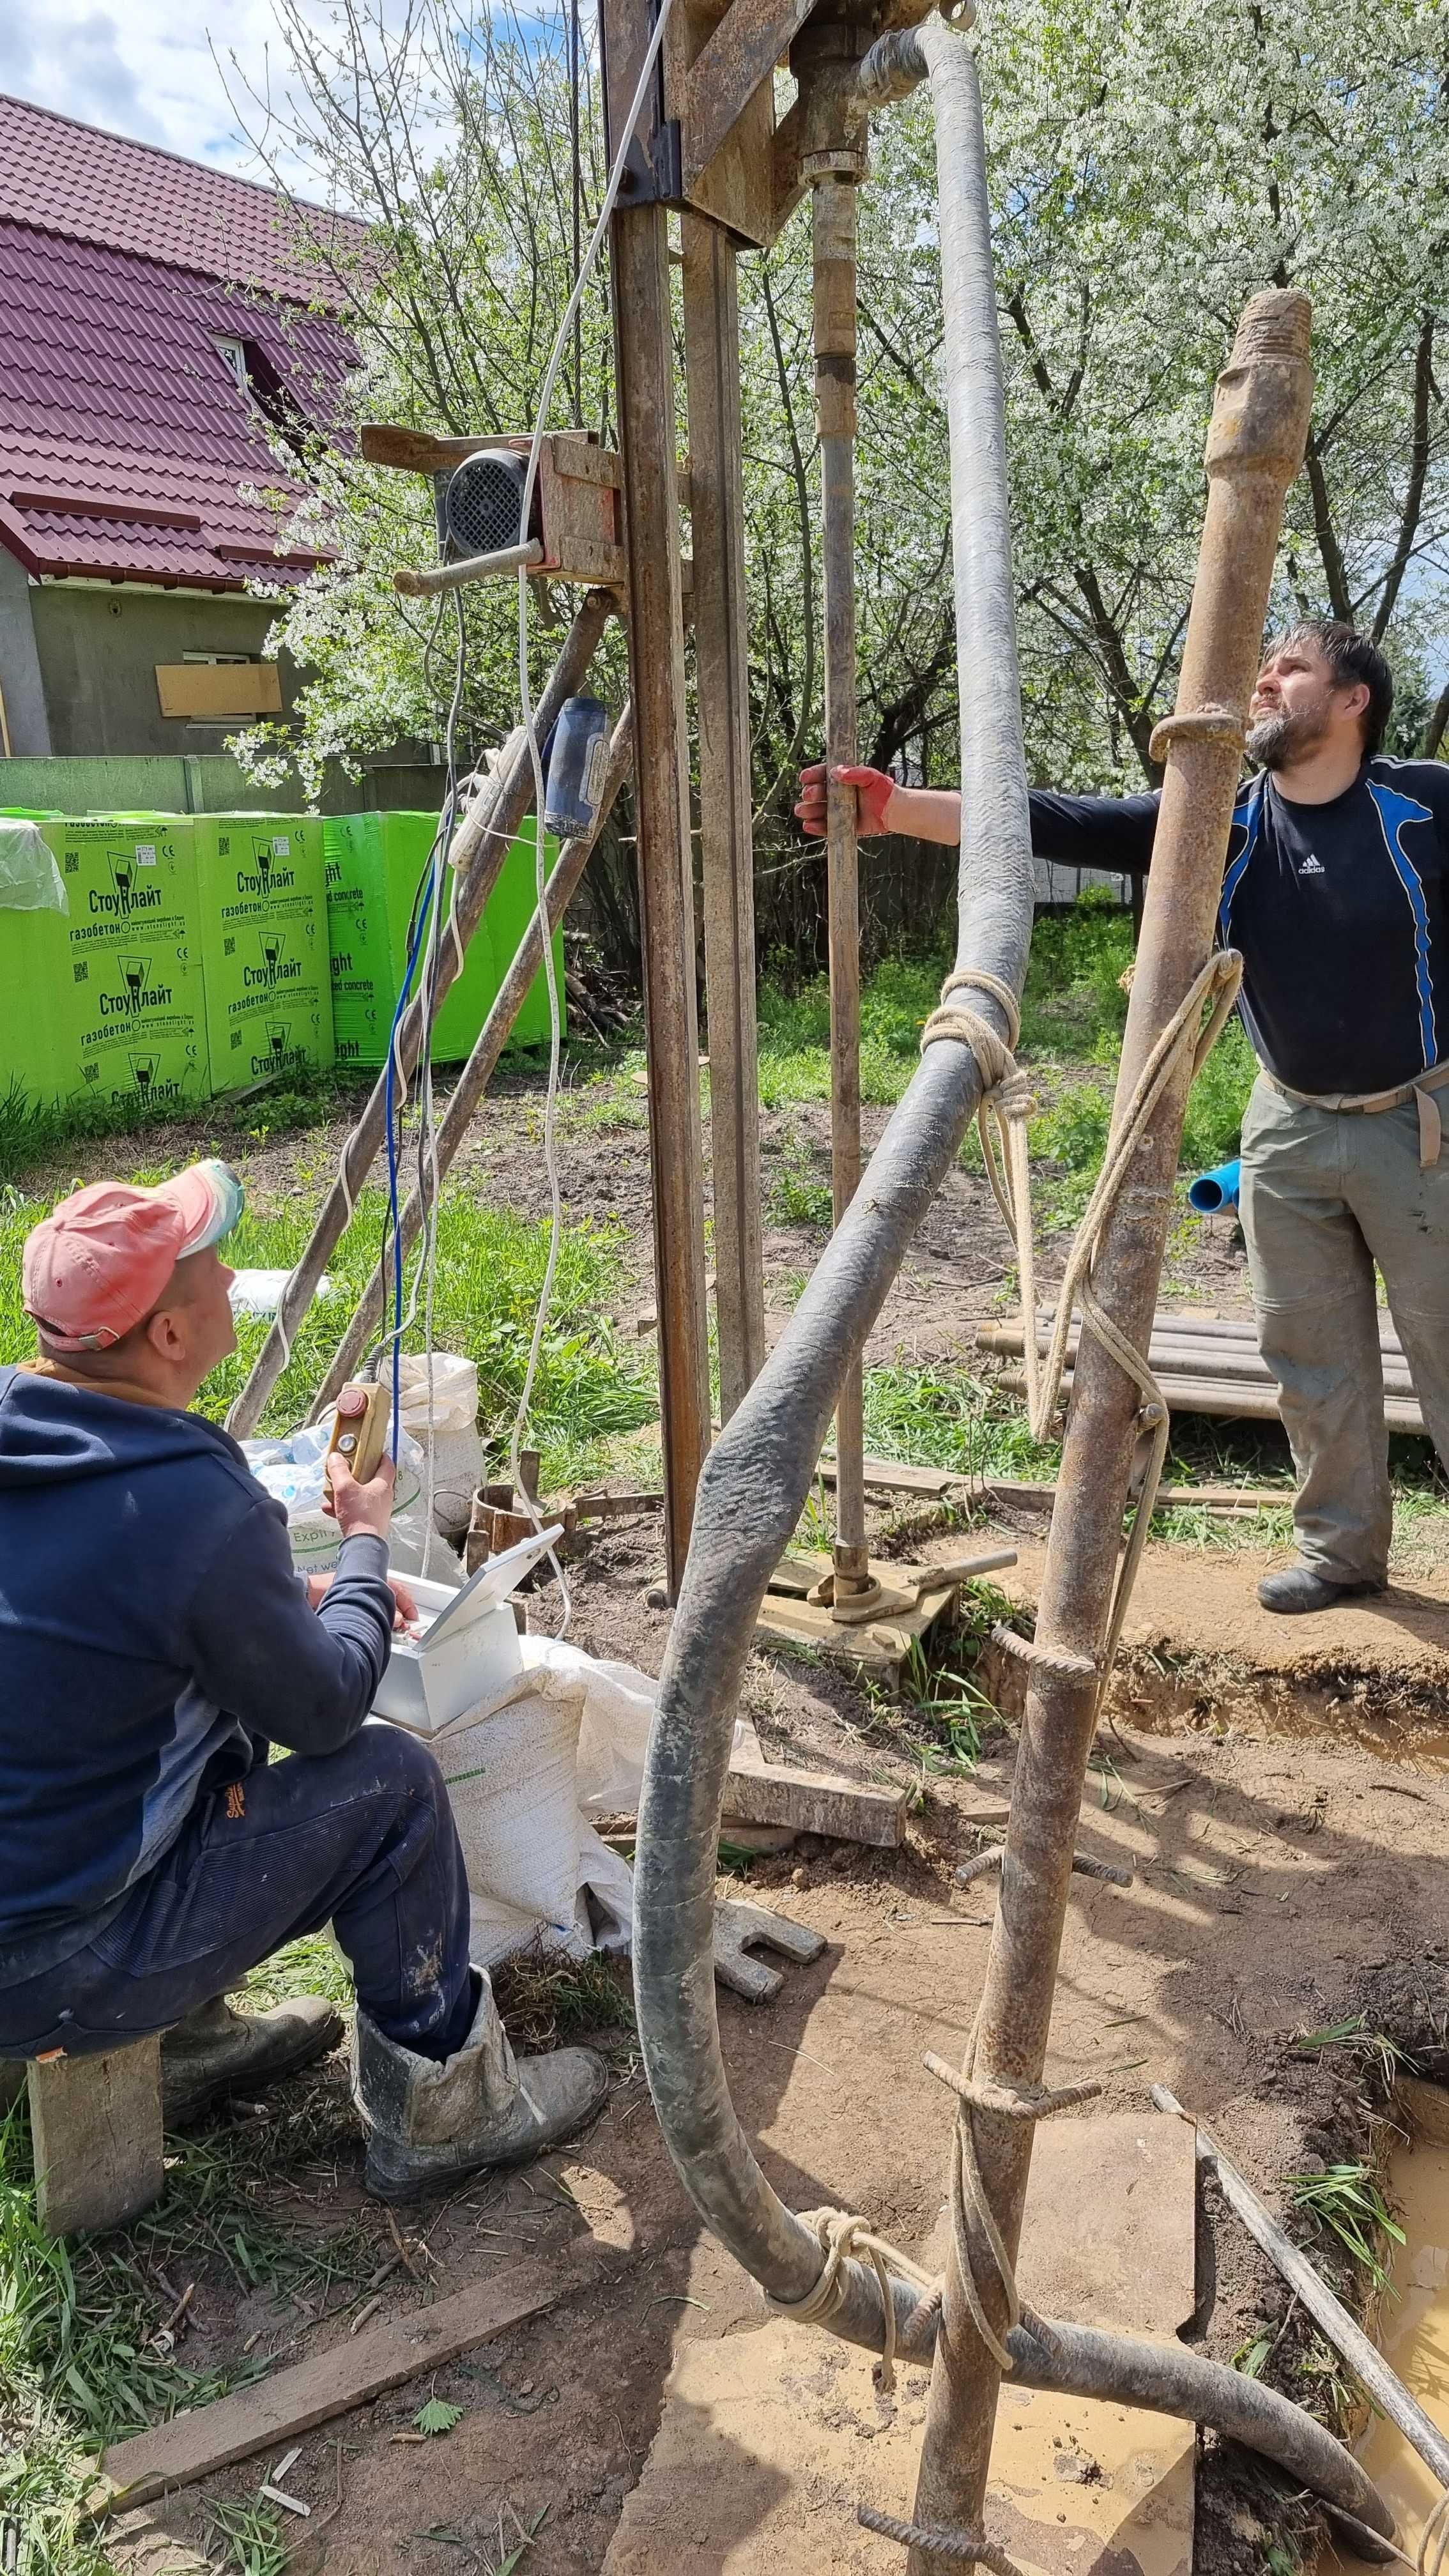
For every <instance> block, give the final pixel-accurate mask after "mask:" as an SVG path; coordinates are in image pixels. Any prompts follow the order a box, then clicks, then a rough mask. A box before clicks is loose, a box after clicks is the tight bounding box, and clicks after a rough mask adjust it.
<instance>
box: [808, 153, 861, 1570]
mask: <svg viewBox="0 0 1449 2576" xmlns="http://www.w3.org/2000/svg"><path fill="white" fill-rule="evenodd" d="M810 220H811V246H812V253H813V263H814V274H813V285H814V318H815V410H816V418H817V421H818V424H819V430H820V465H821V491H822V511H821V529H822V554H823V559H824V573H825V585H824V586H825V761H826V807H825V811H826V824H825V865H826V896H827V909H828V916H829V929H830V1165H831V1197H832V1201H833V1214H834V1220H835V1223H836V1224H837V1225H839V1223H840V1220H841V1218H842V1217H843V1216H844V1214H845V1211H846V1209H847V1208H848V1207H849V1205H850V1202H851V1200H852V1199H853V1198H854V1196H855V1193H856V1191H857V1189H858V1188H859V1186H860V875H859V865H858V856H857V848H856V798H855V790H854V788H853V787H840V786H837V785H836V782H835V779H834V777H833V776H832V774H831V773H832V772H833V771H834V770H835V769H837V768H848V767H850V766H852V765H853V763H854V762H855V760H856V758H857V756H858V743H857V726H856V670H855V236H856V183H855V180H854V178H853V177H849V178H847V177H842V176H838V175H836V174H835V173H832V174H831V175H830V176H829V177H828V178H820V179H817V180H816V182H815V185H814V187H813V189H812V190H811V199H810ZM835 1453H836V1484H835V1568H836V1578H837V1582H840V1581H841V1580H842V1579H844V1581H845V1582H847V1583H850V1584H853V1585H854V1586H855V1587H856V1588H858V1587H859V1586H860V1585H862V1584H863V1583H865V1582H866V1581H868V1579H869V1578H868V1573H867V1565H866V1545H865V1422H864V1413H863V1396H862V1389H861V1362H860V1354H859V1352H858V1351H855V1352H852V1353H851V1356H850V1359H849V1361H848V1362H847V1365H846V1369H845V1373H844V1375H843V1377H842V1378H841V1381H840V1392H839V1395H838V1396H837V1398H836V1406H835Z"/></svg>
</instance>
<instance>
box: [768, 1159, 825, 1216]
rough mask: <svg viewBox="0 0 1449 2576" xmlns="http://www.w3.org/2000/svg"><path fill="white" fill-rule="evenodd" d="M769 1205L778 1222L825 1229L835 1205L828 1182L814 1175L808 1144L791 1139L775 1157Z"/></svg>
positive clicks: (812, 1160) (814, 1170)
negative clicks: (786, 1146)
mask: <svg viewBox="0 0 1449 2576" xmlns="http://www.w3.org/2000/svg"><path fill="white" fill-rule="evenodd" d="M770 1206H771V1210H772V1212H773V1214H774V1216H775V1217H776V1218H777V1220H778V1222H779V1223H780V1224H781V1225H809V1226H818V1227H821V1228H825V1229H828V1227H829V1225H830V1220H831V1215H832V1212H833V1207H834V1201H833V1198H832V1196H831V1189H830V1183H829V1181H828V1180H822V1179H820V1178H818V1177H817V1174H816V1168H815V1162H814V1159H813V1157H812V1155H811V1153H810V1149H809V1147H808V1146H807V1145H804V1144H802V1143H800V1142H799V1141H795V1142H792V1144H791V1145H790V1146H789V1147H788V1148H787V1149H786V1151H785V1152H784V1153H783V1154H781V1155H780V1156H779V1157H778V1159H777V1160H776V1162H775V1165H774V1169H773V1171H772V1174H771V1178H770Z"/></svg>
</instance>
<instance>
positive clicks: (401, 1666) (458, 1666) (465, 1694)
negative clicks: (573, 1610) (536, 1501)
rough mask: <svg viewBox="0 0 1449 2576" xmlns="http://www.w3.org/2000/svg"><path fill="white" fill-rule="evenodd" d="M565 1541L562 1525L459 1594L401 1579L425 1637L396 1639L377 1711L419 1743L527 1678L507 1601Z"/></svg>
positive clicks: (498, 1559)
mask: <svg viewBox="0 0 1449 2576" xmlns="http://www.w3.org/2000/svg"><path fill="white" fill-rule="evenodd" d="M562 1536H563V1524H562V1522H556V1523H555V1524H554V1525H553V1526H552V1527H551V1528H549V1529H545V1530H539V1531H538V1532H536V1533H535V1535H534V1536H533V1537H532V1538H526V1539H523V1540H522V1541H520V1543H519V1545H518V1546H517V1547H510V1548H507V1549H505V1550H504V1553H503V1554H502V1555H501V1556H491V1557H490V1558H489V1559H488V1562H487V1564H486V1565H480V1566H479V1568H478V1571H477V1573H476V1574H475V1575H473V1576H472V1577H471V1578H470V1579H469V1581H468V1582H467V1583H465V1584H464V1585H463V1587H462V1590H461V1591H458V1592H454V1591H452V1590H450V1588H449V1586H448V1585H447V1584H446V1583H429V1582H427V1581H425V1580H424V1579H423V1578H422V1577H421V1576H419V1575H416V1574H403V1575H399V1577H398V1580H399V1581H400V1582H402V1583H405V1584H406V1585H407V1587H408V1589H409V1591H410V1592H411V1593H412V1595H413V1598H414V1600H415V1601H416V1602H417V1605H418V1609H419V1611H420V1612H421V1614H422V1617H421V1621H420V1634H419V1635H418V1636H416V1637H404V1636H396V1637H394V1639H393V1641H392V1655H391V1657H390V1659H389V1662H388V1667H387V1670H386V1672H385V1673H384V1674H383V1677H382V1680H381V1681H380V1682H379V1684H378V1688H377V1697H376V1698H375V1699H374V1701H373V1703H372V1710H373V1715H374V1716H375V1717H386V1718H390V1719H391V1720H392V1722H393V1724H394V1725H395V1726H405V1727H407V1728H408V1729H409V1730H410V1732H411V1733H412V1734H414V1735H436V1734H437V1732H438V1730H439V1728H440V1727H444V1726H451V1725H452V1723H453V1721H454V1719H455V1718H460V1717H463V1716H466V1714H467V1712H468V1710H469V1709H470V1708H476V1707H477V1705H478V1702H479V1701H480V1700H484V1699H487V1698H489V1697H490V1696H491V1695H492V1693H493V1692H495V1691H497V1690H501V1689H502V1688H503V1686H504V1684H505V1683H507V1682H509V1681H512V1680H513V1679H514V1678H515V1676H516V1675H517V1674H519V1673H521V1672H522V1670H523V1656H522V1654H521V1652H520V1650H519V1643H518V1624H517V1621H516V1620H515V1618H514V1616H513V1609H512V1605H511V1603H510V1601H509V1598H508V1596H509V1594H510V1593H511V1592H512V1591H513V1589H514V1586H515V1585H516V1584H519V1583H521V1582H522V1580H523V1578H524V1576H525V1574H527V1573H529V1572H530V1570H531V1569H532V1567H534V1566H535V1565H537V1563H538V1560H539V1558H540V1557H541V1556H546V1555H547V1554H548V1551H549V1549H550V1548H551V1547H552V1546H554V1545H555V1543H556V1541H557V1540H559V1539H560V1538H562Z"/></svg>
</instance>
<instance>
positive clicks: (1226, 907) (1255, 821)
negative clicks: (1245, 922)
mask: <svg viewBox="0 0 1449 2576" xmlns="http://www.w3.org/2000/svg"><path fill="white" fill-rule="evenodd" d="M1233 824H1234V827H1235V829H1236V830H1238V831H1241V832H1243V833H1245V834H1246V836H1247V837H1246V839H1245V840H1244V842H1243V846H1242V848H1241V849H1240V850H1239V852H1238V855H1237V857H1236V858H1235V859H1234V861H1233V863H1232V866H1231V867H1230V868H1229V870H1228V873H1227V875H1226V877H1225V878H1224V880H1223V896H1222V901H1221V903H1220V904H1219V906H1218V938H1219V940H1220V941H1221V943H1222V945H1223V947H1224V948H1226V947H1228V946H1229V944H1230V941H1229V932H1230V928H1231V923H1232V911H1233V897H1234V895H1235V894H1236V893H1237V891H1238V888H1239V886H1240V885H1241V884H1242V882H1243V876H1244V873H1245V871H1246V869H1247V865H1248V861H1249V860H1250V858H1251V857H1252V855H1253V852H1254V851H1255V849H1256V848H1257V846H1258V843H1259V840H1260V839H1261V837H1262V830H1263V782H1262V780H1261V779H1259V780H1258V781H1257V783H1256V784H1255V785H1254V786H1253V787H1252V788H1251V789H1250V791H1249V793H1248V794H1247V795H1246V796H1245V797H1244V798H1243V800H1242V803H1241V804H1240V805H1236V806H1234V808H1233Z"/></svg>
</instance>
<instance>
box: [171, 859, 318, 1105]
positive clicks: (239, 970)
mask: <svg viewBox="0 0 1449 2576" xmlns="http://www.w3.org/2000/svg"><path fill="white" fill-rule="evenodd" d="M191 828H192V830H193V832H194V834H195V838H196V878H197V887H198V892H199V895H200V904H201V943H202V958H203V962H204V965H205V970H206V1026H207V1036H208V1040H209V1043H210V1049H211V1079H212V1088H213V1090H215V1091H237V1090H242V1089H245V1088H246V1087H247V1086H248V1085H250V1084H252V1083H254V1082H261V1081H264V1080H265V1079H266V1078H267V1076H268V1075H271V1074H275V1073H286V1072H292V1073H296V1072H301V1071H303V1070H306V1069H312V1068H316V1067H319V1066H325V1065H330V1064H331V1063H332V1061H333V1036H332V985H331V976H330V974H329V971H328V957H329V950H328V943H327V913H326V902H327V896H326V886H325V882H324V860H323V851H322V834H323V825H322V820H321V817H320V816H319V815H315V814H198V815H195V816H194V817H193V818H192V824H191Z"/></svg>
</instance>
